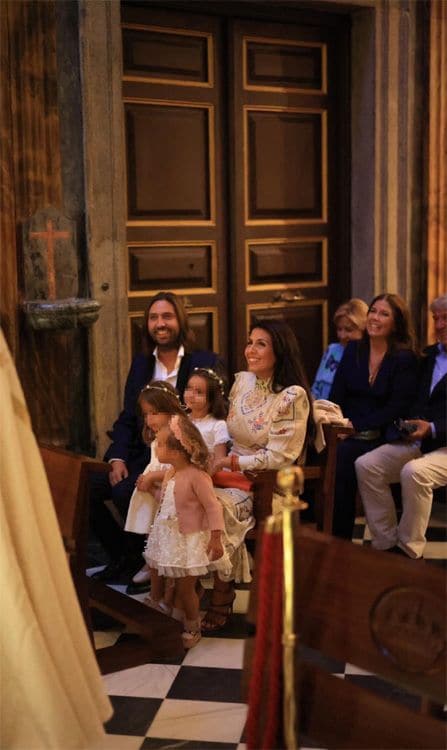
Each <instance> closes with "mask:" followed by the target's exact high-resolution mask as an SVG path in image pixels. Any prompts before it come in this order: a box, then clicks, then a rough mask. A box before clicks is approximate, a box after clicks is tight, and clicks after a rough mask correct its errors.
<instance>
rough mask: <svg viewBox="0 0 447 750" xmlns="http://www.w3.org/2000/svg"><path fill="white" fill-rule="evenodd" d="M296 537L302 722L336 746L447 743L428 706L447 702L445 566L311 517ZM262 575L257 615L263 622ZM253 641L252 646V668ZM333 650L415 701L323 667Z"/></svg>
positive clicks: (252, 616)
mask: <svg viewBox="0 0 447 750" xmlns="http://www.w3.org/2000/svg"><path fill="white" fill-rule="evenodd" d="M294 538H295V547H294V549H295V554H296V589H295V595H294V603H295V607H294V612H295V622H296V626H295V630H296V632H297V633H298V643H299V647H298V648H297V649H296V650H295V660H296V672H297V675H298V676H297V684H296V697H297V701H298V716H299V720H298V723H299V730H300V732H301V733H302V734H303V735H304V736H305V737H307V738H310V739H311V740H312V741H315V742H317V743H318V746H319V747H327V748H357V749H359V748H381V750H384V749H385V748H396V749H397V748H399V750H403V748H425V749H426V748H443V747H445V723H444V722H443V721H440V720H439V719H437V718H434V717H433V716H432V715H428V713H427V712H425V713H424V710H426V709H427V707H428V706H432V704H431V703H430V701H436V702H438V703H439V704H443V703H445V702H446V622H447V619H446V614H447V613H446V596H445V593H446V581H447V576H446V573H445V571H444V570H443V569H440V568H437V567H435V566H432V565H430V564H426V563H423V562H416V561H412V560H406V559H404V558H401V557H397V556H394V555H390V554H387V553H384V552H377V551H375V550H372V549H367V548H364V547H360V546H357V545H354V544H351V543H350V542H346V541H344V540H341V539H335V538H333V537H329V536H326V535H324V534H321V533H319V532H315V531H312V530H311V529H309V528H306V527H298V528H297V529H295V532H294ZM260 554H262V552H261V553H260ZM259 563H260V560H259V559H258V565H257V567H256V570H255V579H256V576H257V574H258V571H259ZM258 584H259V582H258V581H256V580H255V586H254V587H253V589H252V593H253V596H252V600H251V602H250V611H249V616H248V617H249V620H250V621H251V622H253V624H256V625H257V628H258V632H259V629H260V623H256V619H257V617H256V612H257V602H256V601H255V600H256V591H257V586H258ZM270 645H271V647H273V643H271V644H270ZM253 646H255V644H251V645H250V644H248V646H247V657H246V670H247V673H248V676H250V670H251V664H252V661H251V659H252V655H251V652H252V649H253ZM333 660H337V661H338V662H342V663H345V662H348V663H349V664H352V665H355V666H356V667H359V668H360V669H361V670H366V671H367V672H371V673H373V674H375V675H377V676H379V677H380V678H382V679H383V680H385V681H386V682H389V683H392V684H393V685H395V686H397V687H398V688H403V689H405V690H406V691H408V692H409V693H412V694H413V695H414V696H415V704H417V705H416V710H411V709H410V707H407V706H404V705H402V703H398V702H393V701H392V700H390V699H388V698H387V699H385V698H383V697H381V696H380V695H377V694H373V693H372V692H371V691H369V690H366V689H365V688H364V687H362V686H360V685H358V684H356V683H355V678H354V680H353V681H351V680H349V679H340V678H337V677H335V676H334V675H333V674H331V671H330V669H325V668H322V663H324V661H326V663H327V664H329V665H330V664H331V663H332V664H333V663H334V661H333ZM417 696H419V697H420V700H417ZM265 697H266V709H265V710H268V709H267V707H268V696H265ZM410 702H411V701H410ZM421 707H422V708H421ZM260 713H261V714H262V711H261V712H260ZM280 746H281V744H279V745H278V747H280ZM282 746H283V745H282Z"/></svg>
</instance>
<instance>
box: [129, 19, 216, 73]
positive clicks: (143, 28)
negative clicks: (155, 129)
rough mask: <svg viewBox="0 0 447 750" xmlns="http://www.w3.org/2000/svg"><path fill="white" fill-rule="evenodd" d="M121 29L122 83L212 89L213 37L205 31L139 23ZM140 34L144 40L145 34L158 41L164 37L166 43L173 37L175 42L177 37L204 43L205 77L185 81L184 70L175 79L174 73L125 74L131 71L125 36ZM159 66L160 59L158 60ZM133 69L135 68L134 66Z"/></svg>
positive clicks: (179, 71)
mask: <svg viewBox="0 0 447 750" xmlns="http://www.w3.org/2000/svg"><path fill="white" fill-rule="evenodd" d="M122 29H123V48H124V52H123V57H124V60H123V68H124V75H123V81H138V82H140V83H159V84H166V83H169V85H172V86H188V87H189V86H197V87H199V88H213V86H214V47H213V36H212V34H210V33H207V32H205V31H197V30H192V29H191V30H186V29H178V28H170V27H169V26H151V25H147V24H140V23H123V24H122ZM132 31H134V32H137V33H138V32H142V38H143V39H144V34H145V33H146V34H147V35H148V36H149V35H150V34H151V33H153V34H154V36H156V35H159V39H160V40H162V38H163V36H164V37H165V40H166V41H167V38H168V37H173V39H174V40H175V37H179V38H180V39H183V40H185V41H186V40H187V39H191V40H194V39H197V40H202V39H203V41H204V43H205V45H206V51H205V55H204V60H205V62H206V66H205V68H206V73H207V74H206V77H204V78H205V79H204V80H202V81H194V80H185V74H186V71H185V70H178V77H176V74H175V72H173V73H172V74H168V73H165V76H164V77H163V76H161V75H158V76H157V75H155V74H154V75H144V74H140V75H137V74H134V75H132V74H131V73H126V69H127V67H128V68H129V69H131V65H130V64H128V65H126V64H127V63H128V59H127V55H126V52H127V53H128V52H129V48H130V49H131V45H130V44H129V45H127V42H128V41H130V40H129V37H130V36H131V35H130V34H127V32H132ZM158 62H159V64H160V58H159V60H158ZM135 67H137V66H136V65H135ZM181 73H183V76H184V77H183V78H181V77H180V76H181Z"/></svg>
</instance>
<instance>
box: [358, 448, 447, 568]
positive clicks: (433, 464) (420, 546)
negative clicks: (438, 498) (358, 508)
mask: <svg viewBox="0 0 447 750" xmlns="http://www.w3.org/2000/svg"><path fill="white" fill-rule="evenodd" d="M355 470H356V473H357V481H358V488H359V491H360V494H361V497H362V501H363V507H364V509H365V515H366V519H367V522H368V526H369V530H370V532H371V536H372V545H373V547H375V548H376V549H389V548H390V547H394V546H395V545H397V546H399V547H401V548H402V549H403V550H404V551H405V552H406V553H407V555H409V556H410V557H413V558H416V557H421V556H422V553H423V551H424V547H425V544H426V542H427V540H426V538H425V534H426V531H427V526H428V522H429V520H430V513H431V506H432V502H433V490H434V489H436V488H437V487H443V486H444V485H446V484H447V448H438V449H437V450H434V451H431V453H425V454H423V453H421V451H420V449H419V448H418V446H416V445H413V444H411V443H404V442H403V441H399V442H396V443H386V444H385V445H381V446H379V447H378V448H375V450H372V451H369V453H365V454H364V455H363V456H360V458H358V459H357V460H356V462H355ZM396 482H400V484H401V488H402V516H401V519H400V522H399V524H398V523H397V515H396V507H395V503H394V499H393V496H392V494H391V489H390V484H393V483H396Z"/></svg>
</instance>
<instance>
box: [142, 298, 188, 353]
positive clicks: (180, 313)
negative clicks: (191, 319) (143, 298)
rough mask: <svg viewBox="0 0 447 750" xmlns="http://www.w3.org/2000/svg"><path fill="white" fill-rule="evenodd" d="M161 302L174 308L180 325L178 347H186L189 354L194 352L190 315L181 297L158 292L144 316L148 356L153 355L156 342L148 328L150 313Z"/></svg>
mask: <svg viewBox="0 0 447 750" xmlns="http://www.w3.org/2000/svg"><path fill="white" fill-rule="evenodd" d="M160 300H163V301H165V302H169V303H170V304H171V305H172V307H173V308H174V312H175V314H176V316H177V320H178V324H179V329H180V330H179V335H178V345H179V346H181V345H182V344H183V346H184V347H185V350H186V351H187V352H190V351H192V349H193V347H194V341H195V336H194V331H192V330H191V328H190V325H189V323H188V315H187V313H186V310H185V308H184V305H183V302H182V300H181V298H180V297H178V296H177V295H176V294H174V292H158V294H155V295H154V296H153V297H152V298H151V299H150V301H149V304H148V306H147V309H146V313H145V315H144V330H143V342H144V344H145V347H146V350H147V353H148V354H152V352H153V350H154V349H155V345H154V342H153V340H152V338H151V336H150V335H149V330H148V327H147V323H148V320H149V313H150V310H151V307H152V305H154V304H155V303H156V302H160Z"/></svg>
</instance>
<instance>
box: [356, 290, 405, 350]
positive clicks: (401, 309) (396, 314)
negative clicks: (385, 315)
mask: <svg viewBox="0 0 447 750" xmlns="http://www.w3.org/2000/svg"><path fill="white" fill-rule="evenodd" d="M380 300H384V301H385V302H388V304H389V306H390V307H391V310H392V312H393V321H394V329H393V330H392V331H391V333H390V336H389V338H388V351H389V352H396V351H398V350H399V349H409V350H410V351H412V352H416V353H417V346H416V337H415V333H414V328H413V323H412V320H411V314H410V311H409V309H408V305H407V303H406V302H405V300H404V299H402V297H400V296H399V295H398V294H388V293H386V292H384V293H383V294H377V295H376V296H375V297H374V299H373V300H372V301H371V302H370V304H369V307H368V313H369V312H370V310H371V308H372V307H373V306H374V305H375V304H376V302H379V301H380ZM362 341H363V342H364V343H367V342H369V335H368V333H367V331H366V330H365V331H364V333H363V339H362Z"/></svg>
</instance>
